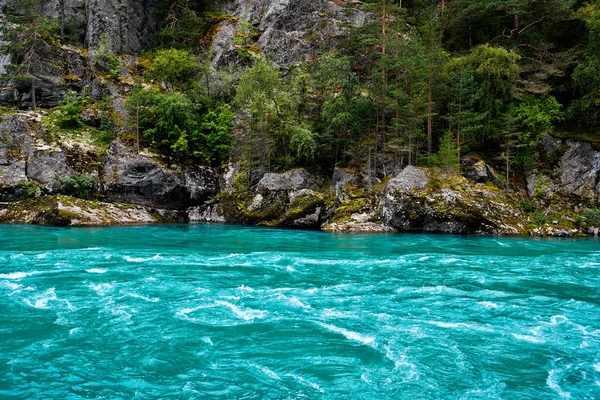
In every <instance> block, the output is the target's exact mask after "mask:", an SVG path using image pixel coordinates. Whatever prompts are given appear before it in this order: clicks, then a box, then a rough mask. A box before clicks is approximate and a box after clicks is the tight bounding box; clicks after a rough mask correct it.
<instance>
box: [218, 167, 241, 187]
mask: <svg viewBox="0 0 600 400" xmlns="http://www.w3.org/2000/svg"><path fill="white" fill-rule="evenodd" d="M241 169H242V168H241V166H240V164H239V163H229V165H227V168H225V171H224V172H223V175H222V187H223V190H225V191H227V192H229V193H231V192H233V191H234V190H235V188H234V187H233V180H234V179H235V178H236V177H237V176H238V174H239V173H240V171H241Z"/></svg>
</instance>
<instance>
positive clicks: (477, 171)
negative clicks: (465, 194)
mask: <svg viewBox="0 0 600 400" xmlns="http://www.w3.org/2000/svg"><path fill="white" fill-rule="evenodd" d="M486 167H487V165H486V163H485V162H484V161H483V160H475V159H473V158H471V157H466V158H465V159H464V160H463V162H462V168H463V175H464V177H465V178H467V179H470V180H472V181H473V182H477V183H485V182H486V181H488V180H489V179H488V171H487V168H486Z"/></svg>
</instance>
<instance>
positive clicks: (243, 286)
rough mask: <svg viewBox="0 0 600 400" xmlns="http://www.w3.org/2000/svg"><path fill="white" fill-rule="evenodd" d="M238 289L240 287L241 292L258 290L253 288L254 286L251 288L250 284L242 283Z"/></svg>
mask: <svg viewBox="0 0 600 400" xmlns="http://www.w3.org/2000/svg"><path fill="white" fill-rule="evenodd" d="M237 289H238V290H239V291H241V292H250V293H251V292H256V290H254V289H252V288H251V287H249V286H245V285H242V286H240V287H239V288H237Z"/></svg>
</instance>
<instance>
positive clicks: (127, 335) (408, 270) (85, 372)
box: [0, 225, 600, 400]
mask: <svg viewBox="0 0 600 400" xmlns="http://www.w3.org/2000/svg"><path fill="white" fill-rule="evenodd" d="M0 398H8V399H12V398H21V399H80V398H107V399H132V398H136V399H203V398H214V399H234V398H239V399H301V398H304V399H410V400H415V399H559V398H572V399H598V398H600V243H599V242H598V241H597V240H593V239H590V240H579V241H574V240H533V239H515V238H491V237H457V236H430V235H387V236H377V235H375V236H362V235H330V234H325V233H319V232H299V231H282V230H270V229H258V228H240V227H227V226H203V225H174V226H160V227H158V226H157V227H127V228H102V229H95V228H94V229H68V228H61V229H54V228H39V227H28V226H0Z"/></svg>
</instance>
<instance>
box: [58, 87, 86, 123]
mask: <svg viewBox="0 0 600 400" xmlns="http://www.w3.org/2000/svg"><path fill="white" fill-rule="evenodd" d="M83 109H84V104H83V99H82V98H81V97H79V96H77V95H76V94H75V93H67V94H66V95H65V99H64V104H63V105H62V106H59V110H60V111H61V114H60V116H59V117H58V118H57V123H58V126H59V127H60V128H62V129H77V128H79V127H81V125H83V123H82V122H81V119H80V115H81V111H83Z"/></svg>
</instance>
